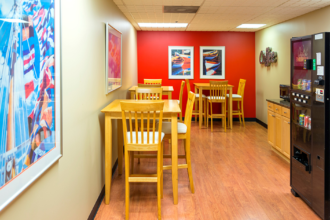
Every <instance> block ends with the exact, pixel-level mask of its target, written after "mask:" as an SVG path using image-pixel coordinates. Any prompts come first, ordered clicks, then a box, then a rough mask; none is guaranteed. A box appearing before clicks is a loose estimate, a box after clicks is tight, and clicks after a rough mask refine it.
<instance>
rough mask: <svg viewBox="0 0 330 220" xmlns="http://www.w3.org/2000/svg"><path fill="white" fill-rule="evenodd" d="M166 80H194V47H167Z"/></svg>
mask: <svg viewBox="0 0 330 220" xmlns="http://www.w3.org/2000/svg"><path fill="white" fill-rule="evenodd" d="M168 78H169V79H194V47H183V46H169V47H168Z"/></svg>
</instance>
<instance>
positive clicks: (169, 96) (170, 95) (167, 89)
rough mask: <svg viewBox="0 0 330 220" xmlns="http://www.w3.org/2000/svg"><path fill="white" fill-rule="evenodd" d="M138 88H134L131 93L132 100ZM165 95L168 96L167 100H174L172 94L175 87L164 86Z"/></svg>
mask: <svg viewBox="0 0 330 220" xmlns="http://www.w3.org/2000/svg"><path fill="white" fill-rule="evenodd" d="M137 87H138V86H132V87H131V88H130V89H129V91H130V93H131V99H134V95H135V90H136V88H137ZM162 89H163V95H167V98H168V99H169V100H170V99H172V92H173V91H174V89H173V86H162Z"/></svg>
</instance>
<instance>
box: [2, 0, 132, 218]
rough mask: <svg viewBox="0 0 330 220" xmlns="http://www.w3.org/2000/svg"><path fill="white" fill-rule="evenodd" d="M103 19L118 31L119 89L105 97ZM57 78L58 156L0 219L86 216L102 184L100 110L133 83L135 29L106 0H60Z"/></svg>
mask: <svg viewBox="0 0 330 220" xmlns="http://www.w3.org/2000/svg"><path fill="white" fill-rule="evenodd" d="M105 22H109V23H110V24H111V25H112V26H114V27H115V28H117V29H118V30H119V31H121V32H122V33H123V87H122V88H121V89H120V90H117V91H115V92H112V93H110V94H109V95H107V96H106V95H105V88H104V87H105V86H104V85H105ZM62 81H63V84H62V92H63V149H64V152H63V153H64V156H63V157H62V158H61V159H60V160H59V162H57V163H56V164H55V165H53V166H52V167H51V168H50V169H49V170H48V171H46V172H45V173H44V174H43V175H42V176H41V177H40V178H39V179H38V180H36V181H35V182H34V183H33V184H32V185H31V186H30V187H29V188H28V189H26V190H25V191H24V192H23V193H22V194H21V195H20V196H18V198H16V199H15V200H14V201H13V202H12V203H11V204H10V205H9V206H7V207H6V208H5V209H4V210H3V211H2V212H1V213H0V219H1V220H2V219H3V220H5V219H12V220H18V219H34V220H38V219H42V220H44V219H47V220H52V219H54V220H55V219H56V220H58V219H61V220H64V219H70V220H73V219H87V217H88V216H89V214H90V212H91V210H92V208H93V206H94V204H95V202H96V199H97V197H98V196H99V194H100V192H101V190H102V187H103V185H104V122H103V121H104V115H103V114H102V113H101V112H100V110H101V109H102V108H104V107H105V106H106V105H107V104H109V103H110V102H111V101H112V100H114V99H118V98H126V94H127V90H128V89H129V88H130V87H131V86H132V85H136V84H137V42H136V30H135V29H134V28H133V26H132V25H131V24H130V23H129V22H128V20H127V19H126V17H125V16H124V15H123V14H122V13H121V11H120V10H119V9H118V8H117V6H116V5H115V4H114V3H113V1H112V0H62ZM114 124H115V123H114ZM114 126H116V124H115V125H114ZM114 131H115V136H116V132H117V131H116V129H114ZM116 143H117V140H116V139H115V140H114V141H113V144H116ZM116 159H117V150H114V151H113V162H115V160H116Z"/></svg>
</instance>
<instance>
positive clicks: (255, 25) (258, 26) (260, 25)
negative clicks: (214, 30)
mask: <svg viewBox="0 0 330 220" xmlns="http://www.w3.org/2000/svg"><path fill="white" fill-rule="evenodd" d="M265 25H266V24H241V25H240V26H238V27H236V28H260V27H262V26H265Z"/></svg>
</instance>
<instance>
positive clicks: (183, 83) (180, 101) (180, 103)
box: [178, 81, 186, 122]
mask: <svg viewBox="0 0 330 220" xmlns="http://www.w3.org/2000/svg"><path fill="white" fill-rule="evenodd" d="M185 84H186V83H185V82H184V81H182V82H181V89H180V96H179V100H178V103H179V106H180V109H181V112H180V121H179V122H182V96H183V89H184V85H185Z"/></svg>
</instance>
